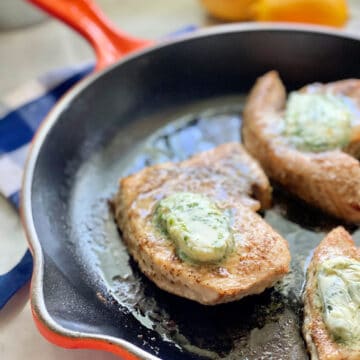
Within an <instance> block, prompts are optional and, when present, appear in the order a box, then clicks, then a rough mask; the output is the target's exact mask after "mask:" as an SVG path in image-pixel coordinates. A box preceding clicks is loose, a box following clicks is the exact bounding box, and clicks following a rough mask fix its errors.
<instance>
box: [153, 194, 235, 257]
mask: <svg viewBox="0 0 360 360" xmlns="http://www.w3.org/2000/svg"><path fill="white" fill-rule="evenodd" d="M154 216H155V222H156V223H157V225H158V226H159V227H160V228H161V230H162V231H163V232H164V233H165V234H166V235H167V236H168V237H169V239H170V240H172V241H173V242H174V243H175V246H176V249H177V253H178V256H179V257H180V258H181V259H183V260H191V261H194V262H200V263H213V262H217V261H220V260H222V259H223V258H224V257H225V256H226V255H227V254H228V253H229V252H230V251H231V250H232V248H233V242H234V241H233V236H232V232H231V229H230V224H229V218H228V216H226V214H225V213H224V212H222V211H221V210H220V209H219V208H218V207H217V206H216V204H215V203H213V202H212V201H211V200H210V199H208V198H207V197H206V196H204V195H201V194H195V193H190V192H179V193H175V194H172V195H170V196H168V197H165V198H164V199H162V200H161V201H160V202H159V203H158V205H157V207H156V209H155V213H154Z"/></svg>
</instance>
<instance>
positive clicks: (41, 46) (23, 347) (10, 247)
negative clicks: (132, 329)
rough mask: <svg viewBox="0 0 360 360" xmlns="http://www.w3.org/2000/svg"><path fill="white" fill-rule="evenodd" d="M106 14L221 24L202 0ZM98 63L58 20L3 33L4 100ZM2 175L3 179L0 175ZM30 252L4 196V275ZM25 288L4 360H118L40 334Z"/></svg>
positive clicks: (177, 24)
mask: <svg viewBox="0 0 360 360" xmlns="http://www.w3.org/2000/svg"><path fill="white" fill-rule="evenodd" d="M97 3H98V4H99V5H100V7H101V8H102V9H103V10H104V12H105V13H106V14H107V15H108V16H109V17H110V18H111V19H112V20H113V22H114V23H115V24H116V25H117V26H118V27H119V28H121V29H123V30H125V31H127V32H128V33H130V34H132V35H135V36H139V37H144V38H153V39H156V38H159V37H161V36H163V35H165V34H167V33H170V32H172V31H175V30H177V29H179V28H181V27H183V26H186V25H189V24H192V25H197V26H209V25H213V24H214V23H215V21H214V20H212V19H209V18H208V17H207V16H206V15H205V14H204V12H203V10H202V8H201V7H200V5H199V2H198V1H197V0H181V1H180V0H173V1H168V0H152V1H149V0H121V1H119V0H97ZM349 4H350V8H351V19H350V21H349V23H348V26H347V27H346V28H345V29H344V31H349V32H352V33H359V34H360V1H359V0H351V1H349ZM91 59H93V54H92V52H91V50H90V48H89V46H88V45H87V44H86V42H85V41H83V40H82V39H81V38H80V37H79V36H78V35H76V34H75V33H74V32H73V31H71V30H69V29H68V28H67V27H65V26H64V25H62V24H60V23H58V22H57V21H54V20H51V19H46V20H45V21H43V22H41V23H39V24H37V25H34V26H31V27H27V28H22V29H18V30H13V31H7V32H5V31H0V79H1V81H0V98H3V97H4V96H6V95H7V94H9V92H11V91H13V90H14V89H16V88H17V87H18V86H20V85H21V84H23V83H24V82H27V81H29V80H31V79H34V78H36V77H37V76H39V75H41V74H43V73H45V72H47V71H50V70H52V69H55V68H59V67H64V66H69V65H75V64H78V63H81V62H84V61H89V60H91ZM0 176H1V174H0ZM25 249H26V242H25V239H24V235H23V232H22V229H21V225H20V222H19V219H18V216H17V214H16V212H15V211H14V209H12V207H11V206H9V204H7V202H6V200H5V199H4V198H2V197H1V196H0V254H1V255H0V274H1V273H3V272H5V271H6V270H8V269H9V268H11V266H12V265H14V264H16V262H17V261H18V260H19V259H20V257H21V256H22V255H23V253H24V251H25ZM27 298H28V287H25V288H24V289H22V290H21V291H20V292H19V293H18V294H17V295H16V296H15V297H14V298H13V299H12V300H11V301H10V303H9V304H8V305H7V306H6V307H5V308H4V309H3V310H1V311H0V359H6V360H17V359H28V360H33V359H39V360H41V359H64V358H66V359H68V360H72V359H73V360H80V359H87V360H92V359H94V360H95V359H104V360H105V359H109V360H110V359H115V356H113V355H110V354H105V353H101V352H96V351H85V350H78V351H71V350H65V349H60V348H57V347H55V346H53V345H51V344H49V343H47V342H46V341H45V340H44V339H43V338H42V337H41V336H40V335H39V334H38V332H37V331H36V329H35V326H34V324H33V322H32V319H31V314H30V307H29V303H28V301H27Z"/></svg>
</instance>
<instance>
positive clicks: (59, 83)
mask: <svg viewBox="0 0 360 360" xmlns="http://www.w3.org/2000/svg"><path fill="white" fill-rule="evenodd" d="M92 68H93V66H92V65H82V66H78V67H75V68H71V69H62V70H56V71H53V72H51V73H48V74H46V75H45V76H42V77H40V78H39V79H37V80H35V81H32V82H30V83H28V84H26V85H25V86H22V87H21V88H19V89H18V90H17V91H16V92H14V93H12V94H11V95H10V96H7V97H5V98H4V99H2V100H1V101H0V193H1V194H2V195H4V196H5V197H6V198H7V199H8V200H9V201H10V202H11V203H12V204H13V205H14V206H15V207H16V208H18V206H19V191H20V187H21V181H22V175H23V167H24V164H25V160H26V157H27V154H28V150H29V146H30V142H31V139H32V137H33V135H34V133H35V131H36V130H37V128H38V127H39V125H40V123H41V121H42V120H43V119H44V117H45V116H46V114H47V113H48V112H49V110H50V109H51V108H52V107H53V106H54V105H55V103H56V102H57V101H58V100H59V98H60V97H61V96H62V95H63V94H64V93H65V92H66V91H67V90H68V89H70V88H71V87H72V86H73V85H74V84H76V83H77V82H78V81H79V80H80V79H82V78H83V77H84V76H86V75H87V74H89V73H90V72H91V70H92ZM1 256H4V254H1ZM31 273H32V257H31V254H30V252H29V250H27V252H26V253H25V255H24V257H23V258H22V259H21V261H20V262H19V263H18V264H17V265H16V266H15V267H14V268H13V269H11V270H10V271H9V272H7V273H6V274H3V275H0V309H1V308H2V307H3V306H4V305H5V304H6V303H7V301H8V300H9V299H10V298H11V296H12V295H13V294H14V293H16V291H17V290H19V289H20V288H21V287H22V286H23V285H24V284H25V283H27V282H28V280H29V279H30V277H31Z"/></svg>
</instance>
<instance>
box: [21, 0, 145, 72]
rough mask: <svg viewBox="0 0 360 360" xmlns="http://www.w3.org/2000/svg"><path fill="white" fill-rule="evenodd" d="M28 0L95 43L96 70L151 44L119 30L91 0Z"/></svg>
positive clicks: (93, 44)
mask: <svg viewBox="0 0 360 360" xmlns="http://www.w3.org/2000/svg"><path fill="white" fill-rule="evenodd" d="M28 1H29V2H31V3H32V4H34V5H36V6H38V7H40V8H42V9H43V10H45V11H46V12H48V13H49V14H50V15H52V16H54V17H57V18H58V19H60V20H62V21H64V22H65V23H67V24H68V25H70V26H71V27H72V28H74V29H75V30H76V31H78V32H79V33H80V34H82V35H83V36H84V37H85V38H86V39H87V40H88V41H89V42H90V43H91V44H92V46H93V48H94V50H95V53H96V57H97V64H96V68H95V70H96V71H97V70H100V69H103V68H104V67H106V66H108V65H110V64H112V63H114V62H115V61H117V60H118V59H120V58H121V57H122V56H123V55H125V54H127V53H130V52H132V51H135V50H137V49H141V48H143V47H145V46H147V45H151V41H148V40H140V39H135V38H132V37H130V36H128V35H126V34H125V33H123V32H120V31H119V30H117V29H116V28H115V26H114V25H113V24H111V23H110V22H109V21H108V20H107V19H106V17H105V15H104V14H103V13H102V12H101V10H100V9H99V8H98V7H97V6H96V5H95V4H94V3H93V2H92V1H91V0H28Z"/></svg>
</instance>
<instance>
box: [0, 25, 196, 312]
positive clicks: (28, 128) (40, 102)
mask: <svg viewBox="0 0 360 360" xmlns="http://www.w3.org/2000/svg"><path fill="white" fill-rule="evenodd" d="M195 28H196V27H195V26H193V25H189V26H186V27H184V28H181V29H179V30H178V31H176V32H174V33H172V34H170V35H168V36H167V37H176V36H179V35H181V34H184V33H186V32H190V31H193V30H195ZM92 68H93V66H92V65H89V64H87V65H81V66H78V67H73V68H71V69H62V70H57V71H53V72H51V73H49V74H46V75H45V76H43V77H40V78H39V79H37V80H35V81H33V82H31V83H28V84H26V85H25V86H23V87H21V88H20V89H18V91H16V92H15V93H12V94H11V95H10V96H8V97H6V98H4V99H2V100H0V194H2V195H4V196H5V197H6V198H8V199H9V201H10V202H11V203H12V204H13V205H14V206H15V207H16V208H17V207H18V206H19V190H20V187H21V181H22V174H23V167H24V163H25V159H26V157H27V153H28V149H29V143H30V141H31V139H32V137H33V135H34V132H35V131H36V129H37V128H38V126H39V125H40V123H41V121H42V120H43V119H44V117H45V116H46V114H47V113H48V112H49V110H50V109H51V108H52V107H53V106H54V104H55V103H56V102H57V101H58V100H59V98H60V97H61V96H62V95H63V94H64V93H65V92H66V91H67V90H68V89H70V88H71V87H72V86H73V85H74V84H75V83H77V82H78V81H79V80H80V79H82V78H83V77H84V76H86V75H87V74H89V73H90V72H91V71H92ZM0 234H1V231H0ZM0 241H1V235H0ZM1 256H6V254H0V257H1ZM31 272H32V257H31V254H30V252H29V250H27V252H26V253H25V255H24V257H23V258H22V259H21V261H20V263H19V264H18V265H16V266H15V267H14V268H13V269H11V270H10V271H9V272H7V273H6V274H2V275H1V274H0V309H1V308H2V307H3V306H4V305H5V304H6V303H7V301H8V300H9V299H10V298H11V296H12V295H13V294H15V293H16V291H17V290H19V289H20V288H21V287H22V286H23V285H24V284H25V283H26V282H27V281H28V280H29V279H30V277H31Z"/></svg>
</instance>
